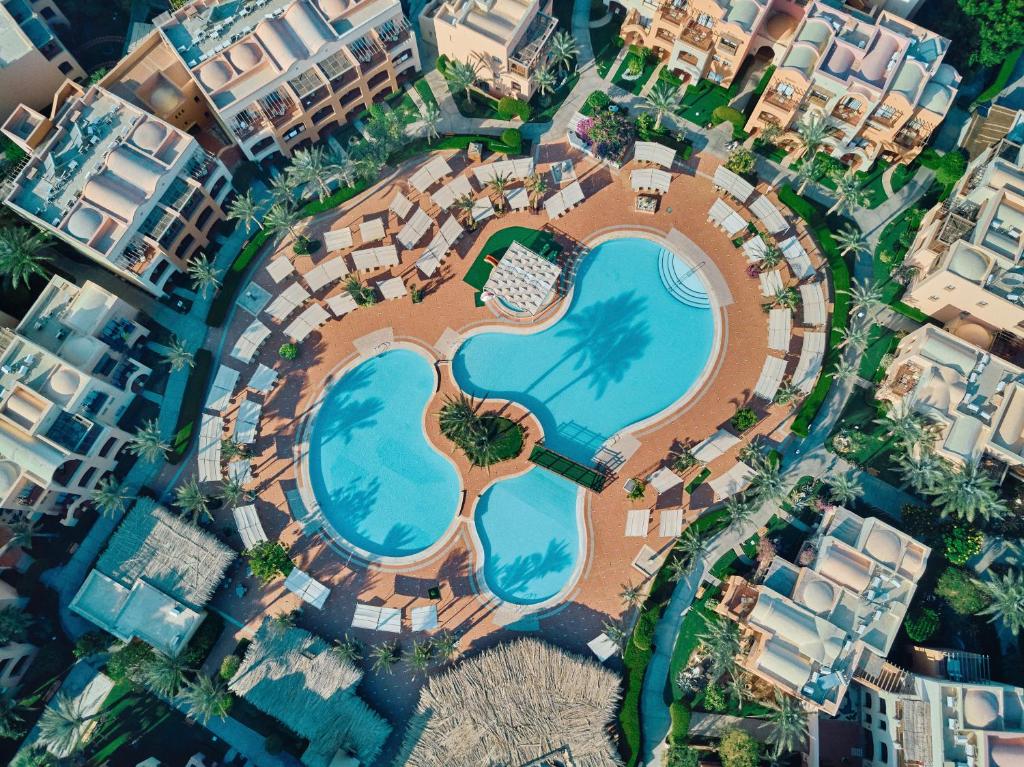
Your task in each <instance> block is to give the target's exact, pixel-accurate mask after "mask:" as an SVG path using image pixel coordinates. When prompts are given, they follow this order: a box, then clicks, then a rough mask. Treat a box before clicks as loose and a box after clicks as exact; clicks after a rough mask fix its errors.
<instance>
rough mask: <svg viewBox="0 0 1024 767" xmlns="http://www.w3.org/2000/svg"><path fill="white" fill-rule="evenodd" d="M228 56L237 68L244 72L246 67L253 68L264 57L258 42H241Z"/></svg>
mask: <svg viewBox="0 0 1024 767" xmlns="http://www.w3.org/2000/svg"><path fill="white" fill-rule="evenodd" d="M228 57H229V58H230V59H231V63H232V64H234V65H235V68H236V69H239V70H241V71H243V72H244V71H245V70H246V69H251V68H252V67H254V66H256V65H257V64H258V63H259V61H260V59H261V58H263V51H262V50H261V49H260V47H259V46H258V45H256V43H252V42H245V43H239V44H238V45H236V46H235V47H234V48H232V49H231V51H230V52H229V53H228Z"/></svg>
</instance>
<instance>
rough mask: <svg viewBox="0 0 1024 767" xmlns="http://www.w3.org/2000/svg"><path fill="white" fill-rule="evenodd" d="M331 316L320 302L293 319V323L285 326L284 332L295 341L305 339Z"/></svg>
mask: <svg viewBox="0 0 1024 767" xmlns="http://www.w3.org/2000/svg"><path fill="white" fill-rule="evenodd" d="M330 318H331V315H330V314H328V313H327V310H326V309H324V308H323V307H322V306H320V304H313V305H312V306H310V307H309V308H308V309H306V311H304V312H303V313H302V314H300V315H299V316H298V317H296V318H295V319H294V320H292V322H291V324H290V325H288V327H287V328H285V330H284V333H285V335H286V336H288V337H289V338H291V339H292V340H293V341H303V340H305V338H306V336H308V335H309V334H310V333H312V332H313V331H314V330H316V329H317V328H318V327H320V326H321V325H323V324H324V323H325V322H327V320H329V319H330Z"/></svg>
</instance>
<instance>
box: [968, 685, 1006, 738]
mask: <svg viewBox="0 0 1024 767" xmlns="http://www.w3.org/2000/svg"><path fill="white" fill-rule="evenodd" d="M998 721H999V699H998V698H996V696H995V695H994V694H993V693H991V692H989V691H988V690H968V691H967V692H966V693H965V694H964V724H966V725H967V726H968V727H971V728H973V729H977V730H987V729H989V728H990V727H991V726H992V725H994V724H996V723H997V722H998Z"/></svg>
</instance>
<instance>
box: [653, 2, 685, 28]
mask: <svg viewBox="0 0 1024 767" xmlns="http://www.w3.org/2000/svg"><path fill="white" fill-rule="evenodd" d="M689 21H690V17H689V16H687V15H686V13H685V12H684V11H683V10H682V9H681V8H673V7H672V6H665V7H663V8H662V9H661V11H659V12H658V16H657V22H658V24H660V25H661V26H664V27H674V28H675V29H676V31H680V30H682V28H683V27H684V26H686V24H688V23H689Z"/></svg>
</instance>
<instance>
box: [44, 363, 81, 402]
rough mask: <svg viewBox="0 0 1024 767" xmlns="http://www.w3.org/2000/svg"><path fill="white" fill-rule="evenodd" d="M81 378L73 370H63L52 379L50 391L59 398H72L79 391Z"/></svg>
mask: <svg viewBox="0 0 1024 767" xmlns="http://www.w3.org/2000/svg"><path fill="white" fill-rule="evenodd" d="M81 380H82V379H81V377H80V376H79V375H78V373H76V372H75V371H74V370H72V369H71V368H61V369H60V370H58V371H57V372H56V373H54V374H53V375H52V376H51V377H50V382H49V386H50V391H52V392H53V393H54V394H56V395H57V396H58V397H70V396H71V395H72V394H74V393H75V392H76V391H77V390H78V385H79V383H81Z"/></svg>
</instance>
